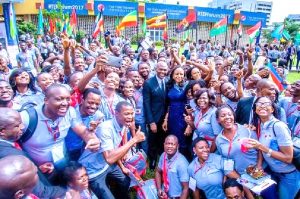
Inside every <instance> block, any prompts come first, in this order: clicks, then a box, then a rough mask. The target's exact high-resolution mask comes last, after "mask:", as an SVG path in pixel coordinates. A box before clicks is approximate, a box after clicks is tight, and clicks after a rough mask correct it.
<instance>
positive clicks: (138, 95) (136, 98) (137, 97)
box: [134, 91, 142, 103]
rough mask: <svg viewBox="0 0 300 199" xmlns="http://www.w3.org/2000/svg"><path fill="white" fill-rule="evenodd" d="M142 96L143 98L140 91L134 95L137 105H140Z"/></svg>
mask: <svg viewBox="0 0 300 199" xmlns="http://www.w3.org/2000/svg"><path fill="white" fill-rule="evenodd" d="M141 96H142V94H140V93H139V91H137V92H136V94H135V95H134V100H135V102H136V103H138V101H139V99H140V97H141Z"/></svg>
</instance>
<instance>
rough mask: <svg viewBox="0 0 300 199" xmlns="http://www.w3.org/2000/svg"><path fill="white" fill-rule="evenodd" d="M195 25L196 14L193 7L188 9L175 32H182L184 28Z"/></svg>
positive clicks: (194, 26)
mask: <svg viewBox="0 0 300 199" xmlns="http://www.w3.org/2000/svg"><path fill="white" fill-rule="evenodd" d="M196 26H197V15H196V11H195V10H194V9H189V10H188V14H187V16H186V17H185V18H184V19H183V20H182V21H181V22H180V23H179V24H178V26H177V28H176V30H175V31H176V32H177V33H180V32H184V31H186V30H189V29H192V28H196Z"/></svg>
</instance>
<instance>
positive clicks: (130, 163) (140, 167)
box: [124, 147, 147, 176]
mask: <svg viewBox="0 0 300 199" xmlns="http://www.w3.org/2000/svg"><path fill="white" fill-rule="evenodd" d="M146 159H147V155H146V154H145V152H144V151H143V150H142V149H137V148H135V147H132V148H131V150H130V151H129V152H128V153H127V159H126V160H125V162H124V166H125V167H126V168H128V169H129V170H131V171H132V172H137V173H138V174H139V175H140V176H143V175H145V174H146V169H147V162H146Z"/></svg>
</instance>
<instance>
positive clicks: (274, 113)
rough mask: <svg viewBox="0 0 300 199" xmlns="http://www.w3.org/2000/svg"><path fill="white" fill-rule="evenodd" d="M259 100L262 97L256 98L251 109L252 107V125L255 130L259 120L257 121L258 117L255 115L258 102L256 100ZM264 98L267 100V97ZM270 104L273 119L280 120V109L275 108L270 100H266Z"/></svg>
mask: <svg viewBox="0 0 300 199" xmlns="http://www.w3.org/2000/svg"><path fill="white" fill-rule="evenodd" d="M261 98H263V97H258V98H257V99H256V100H255V101H254V104H253V107H252V111H253V125H254V126H255V127H256V129H257V128H258V121H259V120H260V119H259V116H258V115H257V113H256V111H255V110H256V103H257V102H258V100H260V99H261ZM265 98H268V97H265ZM268 99H269V100H270V102H271V104H272V108H273V110H274V112H273V115H274V117H275V118H277V119H279V120H280V114H279V113H280V107H279V106H277V105H276V104H275V102H273V101H272V100H271V99H270V98H268Z"/></svg>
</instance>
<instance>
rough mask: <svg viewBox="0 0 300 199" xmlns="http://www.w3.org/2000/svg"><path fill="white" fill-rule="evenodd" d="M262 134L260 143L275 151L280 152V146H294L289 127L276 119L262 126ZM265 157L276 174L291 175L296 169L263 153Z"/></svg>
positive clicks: (273, 118)
mask: <svg viewBox="0 0 300 199" xmlns="http://www.w3.org/2000/svg"><path fill="white" fill-rule="evenodd" d="M274 124H275V126H274ZM273 126H274V131H273ZM260 132H261V135H260V137H259V142H260V143H261V144H263V145H264V146H266V147H268V148H270V149H272V150H273V151H279V150H280V149H279V147H280V146H293V142H292V138H291V133H290V130H289V129H288V127H287V125H286V124H285V123H283V122H281V121H279V120H278V119H276V118H275V117H272V118H271V119H270V120H269V121H267V122H265V123H262V124H261V125H260ZM263 157H264V159H265V161H266V162H267V164H268V165H269V166H270V168H271V170H272V171H274V172H278V173H289V172H291V171H294V170H295V169H296V168H295V166H294V165H293V164H287V163H284V162H282V161H280V160H277V159H275V158H272V157H268V156H267V155H266V154H265V153H263Z"/></svg>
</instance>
